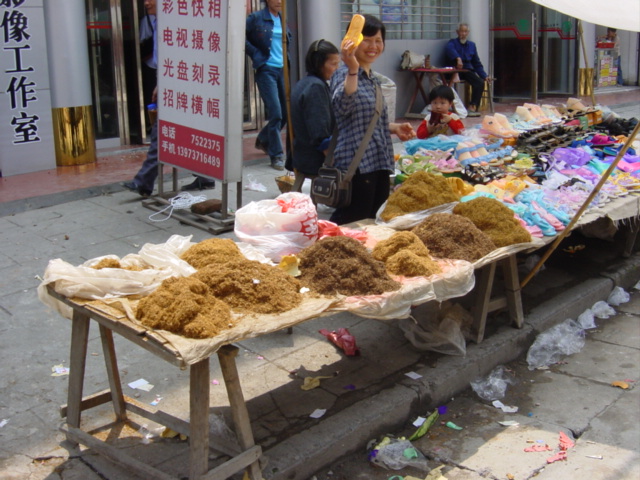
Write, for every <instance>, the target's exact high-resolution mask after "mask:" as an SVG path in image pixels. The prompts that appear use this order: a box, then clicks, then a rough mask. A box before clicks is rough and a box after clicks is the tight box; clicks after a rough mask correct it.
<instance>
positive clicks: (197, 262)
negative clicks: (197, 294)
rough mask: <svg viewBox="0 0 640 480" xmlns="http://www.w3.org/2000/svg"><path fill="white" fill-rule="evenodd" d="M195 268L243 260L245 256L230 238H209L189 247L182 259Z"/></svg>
mask: <svg viewBox="0 0 640 480" xmlns="http://www.w3.org/2000/svg"><path fill="white" fill-rule="evenodd" d="M180 258H182V260H184V261H185V262H187V263H188V264H189V265H191V266H192V267H194V268H197V269H200V268H202V267H206V266H207V265H213V264H220V263H226V262H229V261H231V260H236V259H237V260H242V259H244V255H242V252H241V251H240V249H239V248H238V246H237V245H236V243H235V242H234V241H233V240H231V239H230V238H208V239H207V240H203V241H202V242H199V243H196V244H195V245H192V246H191V247H189V248H188V249H187V250H186V251H185V252H184V253H183V254H182V256H181V257H180Z"/></svg>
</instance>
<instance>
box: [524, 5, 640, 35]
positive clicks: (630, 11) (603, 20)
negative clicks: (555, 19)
mask: <svg viewBox="0 0 640 480" xmlns="http://www.w3.org/2000/svg"><path fill="white" fill-rule="evenodd" d="M533 1H534V2H535V3H537V4H539V5H542V6H543V7H547V8H550V9H551V10H557V11H558V12H561V13H564V14H565V15H569V16H571V17H575V18H579V19H580V20H584V21H585V22H589V23H594V24H596V25H603V26H605V27H611V28H617V29H619V30H629V31H632V32H640V1H639V0H613V1H608V2H603V1H602V0H533Z"/></svg>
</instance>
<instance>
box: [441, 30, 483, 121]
mask: <svg viewBox="0 0 640 480" xmlns="http://www.w3.org/2000/svg"><path fill="white" fill-rule="evenodd" d="M456 33H457V34H458V38H452V39H451V40H449V42H448V43H447V48H446V50H445V55H446V57H447V64H449V65H451V66H454V67H456V68H464V69H466V70H469V71H468V72H460V73H459V76H460V78H461V79H462V80H464V81H466V82H469V85H471V101H470V102H469V105H468V109H469V113H468V115H469V116H470V117H479V116H480V113H479V112H478V107H479V106H480V100H481V99H482V92H483V91H484V82H490V81H491V77H489V76H488V75H487V72H485V71H484V67H483V66H482V62H481V61H480V58H479V57H478V49H477V48H476V44H475V43H473V42H472V41H470V40H467V37H468V36H469V25H467V24H466V23H461V24H460V25H458V29H457V30H456Z"/></svg>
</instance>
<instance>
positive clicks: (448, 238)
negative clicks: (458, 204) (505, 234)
mask: <svg viewBox="0 0 640 480" xmlns="http://www.w3.org/2000/svg"><path fill="white" fill-rule="evenodd" d="M412 232H413V233H415V234H416V235H417V236H418V238H420V240H422V242H424V244H425V245H426V246H427V247H428V248H429V251H430V252H431V254H432V255H433V256H434V257H436V258H452V259H458V260H466V261H467V262H475V261H476V260H478V259H480V258H482V257H484V256H485V255H487V254H488V253H490V252H492V251H493V250H495V249H496V246H495V244H494V243H493V240H491V239H490V238H489V236H488V235H487V234H486V233H484V232H483V231H482V230H480V229H479V228H478V227H476V226H475V225H474V224H473V222H472V221H471V220H469V219H468V218H466V217H463V216H460V215H454V214H451V213H435V214H433V215H430V216H428V217H427V218H425V219H424V220H423V221H422V223H420V224H419V225H417V226H416V227H415V228H414V229H413V230H412Z"/></svg>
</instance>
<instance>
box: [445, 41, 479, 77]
mask: <svg viewBox="0 0 640 480" xmlns="http://www.w3.org/2000/svg"><path fill="white" fill-rule="evenodd" d="M445 54H446V56H447V63H448V64H449V65H452V66H455V65H456V58H458V57H460V58H461V59H462V68H466V69H467V70H471V71H472V72H476V73H477V74H478V76H479V77H480V78H482V79H483V80H484V79H485V78H487V72H485V71H484V67H483V66H482V62H481V61H480V57H478V49H477V48H476V44H475V43H473V42H471V41H469V40H467V42H466V43H460V39H459V38H452V39H451V40H449V42H448V43H447V48H446V50H445Z"/></svg>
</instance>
